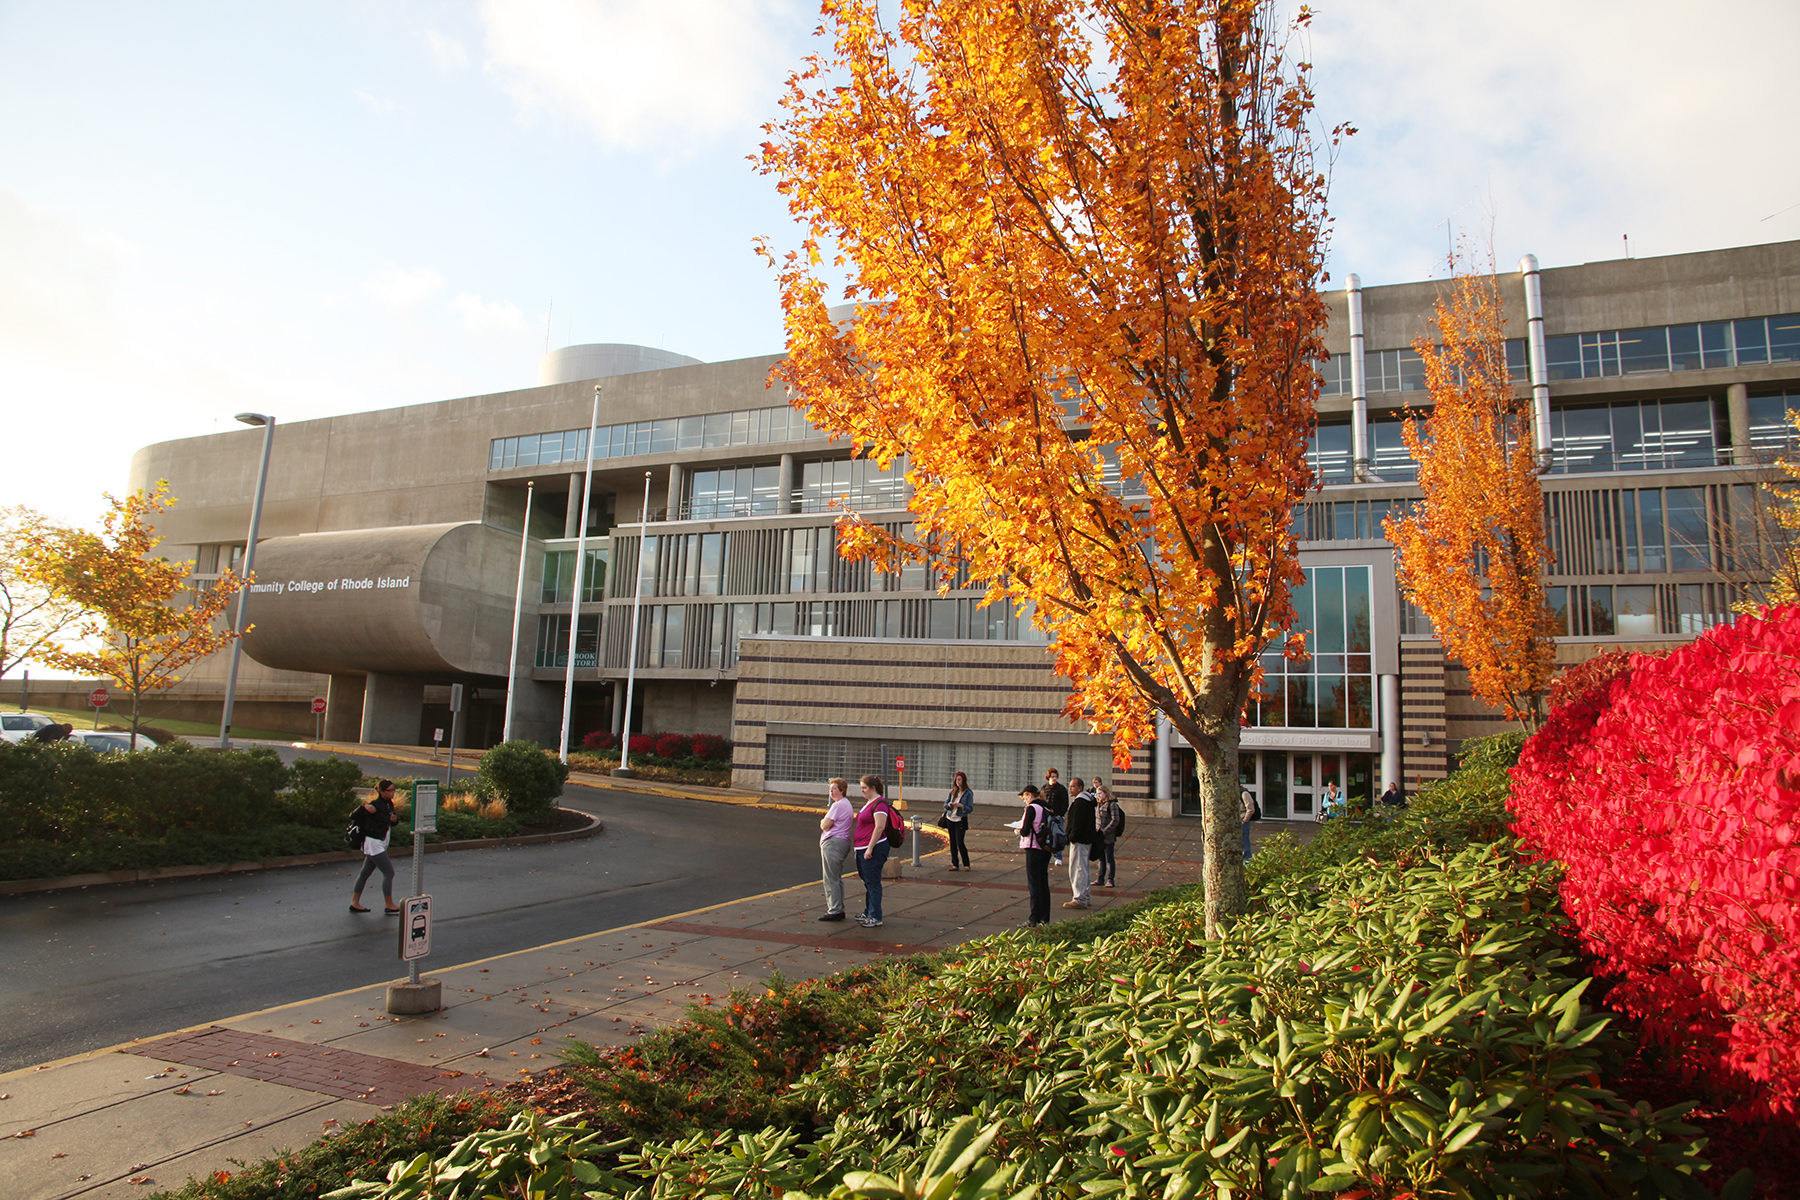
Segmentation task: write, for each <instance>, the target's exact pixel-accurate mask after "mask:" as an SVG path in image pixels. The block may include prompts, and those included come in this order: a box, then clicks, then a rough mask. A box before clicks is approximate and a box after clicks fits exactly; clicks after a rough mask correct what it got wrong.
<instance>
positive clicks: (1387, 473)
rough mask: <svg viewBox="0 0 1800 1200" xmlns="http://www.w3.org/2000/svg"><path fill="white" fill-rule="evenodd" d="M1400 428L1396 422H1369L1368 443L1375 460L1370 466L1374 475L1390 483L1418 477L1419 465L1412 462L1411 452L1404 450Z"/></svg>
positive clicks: (1398, 422) (1399, 424) (1404, 444)
mask: <svg viewBox="0 0 1800 1200" xmlns="http://www.w3.org/2000/svg"><path fill="white" fill-rule="evenodd" d="M1400 427H1401V422H1400V421H1398V420H1393V421H1371V422H1369V441H1370V443H1371V452H1372V453H1373V455H1374V459H1375V461H1374V462H1373V463H1371V464H1370V465H1371V467H1372V468H1373V469H1374V471H1375V474H1377V475H1379V476H1381V478H1383V479H1385V480H1387V481H1388V482H1390V483H1394V482H1398V481H1400V480H1406V479H1417V478H1418V477H1419V464H1418V463H1417V462H1416V461H1414V459H1413V456H1412V451H1410V450H1408V449H1407V448H1406V442H1405V440H1404V439H1403V438H1402V437H1401V435H1400Z"/></svg>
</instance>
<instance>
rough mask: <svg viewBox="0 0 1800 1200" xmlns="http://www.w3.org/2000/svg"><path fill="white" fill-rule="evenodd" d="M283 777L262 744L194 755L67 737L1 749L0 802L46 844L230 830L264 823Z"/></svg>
mask: <svg viewBox="0 0 1800 1200" xmlns="http://www.w3.org/2000/svg"><path fill="white" fill-rule="evenodd" d="M289 777H290V776H289V772H288V769H287V768H286V767H285V766H283V765H282V762H281V759H280V757H279V756H278V755H277V754H276V753H275V751H274V750H272V749H269V748H267V747H256V748H254V749H249V750H230V751H200V750H196V749H195V748H194V747H193V746H191V745H189V744H188V743H186V742H182V741H176V742H173V743H171V744H169V745H167V746H163V747H160V748H158V749H156V750H145V751H139V752H138V753H136V754H130V755H125V754H94V753H92V752H90V751H88V750H86V749H84V748H83V747H81V746H78V745H75V744H74V743H56V744H52V745H47V746H43V745H25V746H9V747H7V749H6V751H4V752H0V803H4V804H5V805H6V808H7V811H8V813H9V816H13V817H15V818H16V819H15V820H14V821H12V822H11V823H10V824H9V831H16V832H17V834H20V835H24V836H27V837H35V838H41V839H42V840H45V841H73V840H77V839H81V838H86V837H91V836H93V835H95V834H98V833H102V832H107V833H117V834H122V835H125V836H128V837H138V838H155V837H160V836H161V835H163V834H164V833H168V832H171V831H173V830H178V829H205V830H210V831H213V832H232V831H235V830H241V829H255V828H259V827H261V826H264V825H267V824H269V823H270V822H271V820H273V819H274V818H275V817H276V816H277V813H278V806H277V802H276V794H277V793H278V792H279V791H280V790H281V789H282V788H284V787H286V786H287V784H288V780H289Z"/></svg>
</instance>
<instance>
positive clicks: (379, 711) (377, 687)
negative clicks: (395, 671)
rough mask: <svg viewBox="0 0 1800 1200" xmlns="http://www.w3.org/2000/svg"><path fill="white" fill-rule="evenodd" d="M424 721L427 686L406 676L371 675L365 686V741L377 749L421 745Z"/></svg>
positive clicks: (363, 728) (363, 712)
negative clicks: (421, 727)
mask: <svg viewBox="0 0 1800 1200" xmlns="http://www.w3.org/2000/svg"><path fill="white" fill-rule="evenodd" d="M424 719H425V685H424V683H422V682H421V681H419V680H417V679H409V678H407V677H406V676H404V675H384V674H378V673H377V672H374V671H370V672H369V674H368V676H367V677H366V680H365V682H364V684H363V711H362V738H361V740H362V741H363V742H366V743H370V744H372V745H377V746H417V745H419V725H420V723H421V722H423V721H424ZM446 736H448V735H446Z"/></svg>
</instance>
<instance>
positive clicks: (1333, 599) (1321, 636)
mask: <svg viewBox="0 0 1800 1200" xmlns="http://www.w3.org/2000/svg"><path fill="white" fill-rule="evenodd" d="M1313 594H1314V596H1315V597H1316V601H1315V602H1316V604H1317V606H1318V610H1317V617H1318V624H1317V632H1318V637H1317V639H1316V644H1315V647H1314V650H1313V653H1315V654H1342V653H1343V652H1344V568H1342V567H1319V568H1317V569H1315V570H1314V572H1313ZM1342 669H1343V668H1342V667H1341V666H1340V667H1338V670H1342Z"/></svg>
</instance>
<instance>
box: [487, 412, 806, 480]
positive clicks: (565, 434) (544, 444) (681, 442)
mask: <svg viewBox="0 0 1800 1200" xmlns="http://www.w3.org/2000/svg"><path fill="white" fill-rule="evenodd" d="M587 436H588V431H587V430H586V429H563V430H558V431H555V432H552V433H528V434H526V435H524V436H523V437H509V438H494V439H493V440H492V441H491V442H489V443H488V470H490V471H504V470H506V469H508V468H511V467H533V466H542V465H545V464H555V463H568V462H582V461H584V460H585V459H586V458H587ZM828 437H829V435H828V434H826V433H825V432H824V431H823V430H821V429H815V428H814V427H813V426H811V425H809V424H807V423H806V418H805V417H804V416H802V415H801V414H800V413H799V412H798V411H797V410H795V409H793V408H790V407H788V406H787V405H785V404H784V405H781V406H779V407H777V408H751V409H743V410H740V411H738V412H724V413H706V414H704V415H702V416H694V417H663V418H660V419H658V420H654V421H630V422H627V423H625V424H622V425H602V426H600V427H599V428H598V429H596V430H595V431H594V457H595V458H622V457H625V456H628V455H636V454H670V453H674V452H676V451H680V450H711V449H714V448H717V447H721V446H764V445H773V444H777V443H781V442H801V441H825V440H828Z"/></svg>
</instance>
